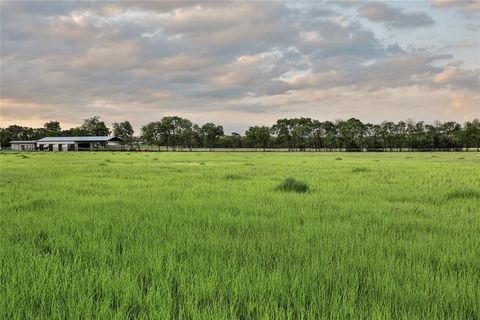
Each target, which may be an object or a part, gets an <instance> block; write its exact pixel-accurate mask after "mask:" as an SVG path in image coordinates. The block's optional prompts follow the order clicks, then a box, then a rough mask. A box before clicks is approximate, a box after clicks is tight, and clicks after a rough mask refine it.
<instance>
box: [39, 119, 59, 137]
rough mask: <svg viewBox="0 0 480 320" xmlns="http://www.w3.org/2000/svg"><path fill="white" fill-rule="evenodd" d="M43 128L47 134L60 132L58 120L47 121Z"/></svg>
mask: <svg viewBox="0 0 480 320" xmlns="http://www.w3.org/2000/svg"><path fill="white" fill-rule="evenodd" d="M43 127H44V128H45V130H47V132H48V133H49V134H56V135H59V134H60V133H61V132H62V128H61V127H60V122H58V121H49V122H47V123H45V124H44V125H43Z"/></svg>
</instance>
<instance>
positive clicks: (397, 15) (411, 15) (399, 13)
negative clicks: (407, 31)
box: [359, 2, 435, 28]
mask: <svg viewBox="0 0 480 320" xmlns="http://www.w3.org/2000/svg"><path fill="white" fill-rule="evenodd" d="M359 13H360V15H361V16H362V17H364V18H366V19H368V20H370V21H373V22H381V23H384V24H385V25H386V26H388V27H393V28H416V27H423V26H432V25H433V24H434V23H435V22H434V21H433V19H432V18H431V17H429V16H428V15H427V14H425V13H423V12H418V11H417V12H405V10H403V9H402V8H398V7H392V6H390V5H388V4H386V3H383V2H369V3H367V4H364V5H362V6H361V7H360V8H359Z"/></svg>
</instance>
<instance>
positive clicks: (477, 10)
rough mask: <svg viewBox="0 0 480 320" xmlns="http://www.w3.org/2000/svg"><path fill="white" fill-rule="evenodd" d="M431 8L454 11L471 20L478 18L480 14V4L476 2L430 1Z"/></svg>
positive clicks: (471, 0)
mask: <svg viewBox="0 0 480 320" xmlns="http://www.w3.org/2000/svg"><path fill="white" fill-rule="evenodd" d="M432 7H433V8H440V9H454V10H457V11H458V12H460V13H462V14H463V15H464V16H466V17H471V18H473V17H477V18H478V16H479V14H480V2H479V1H477V0H432Z"/></svg>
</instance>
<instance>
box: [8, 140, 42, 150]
mask: <svg viewBox="0 0 480 320" xmlns="http://www.w3.org/2000/svg"><path fill="white" fill-rule="evenodd" d="M10 145H11V146H12V150H14V151H34V150H35V149H36V148H37V141H27V140H24V141H10Z"/></svg>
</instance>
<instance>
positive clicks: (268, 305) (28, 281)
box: [0, 152, 480, 319]
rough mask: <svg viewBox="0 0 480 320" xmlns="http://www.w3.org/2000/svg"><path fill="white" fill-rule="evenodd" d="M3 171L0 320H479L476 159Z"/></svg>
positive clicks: (246, 156)
mask: <svg viewBox="0 0 480 320" xmlns="http://www.w3.org/2000/svg"><path fill="white" fill-rule="evenodd" d="M0 160H1V163H0V165H1V171H0V173H1V180H0V199H1V211H0V318H1V319H28V318H37V319H89V318H98V319H128V318H129V319H170V318H172V319H283V318H288V319H331V318H335V319H480V153H368V154H367V153H74V152H71V153H24V154H19V153H4V154H0ZM287 177H293V178H296V179H299V180H303V181H304V182H306V183H307V185H308V188H309V189H308V191H307V192H305V193H296V192H285V191H281V190H280V189H279V188H278V186H279V184H280V183H281V182H282V181H283V180H284V179H285V178H287Z"/></svg>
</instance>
